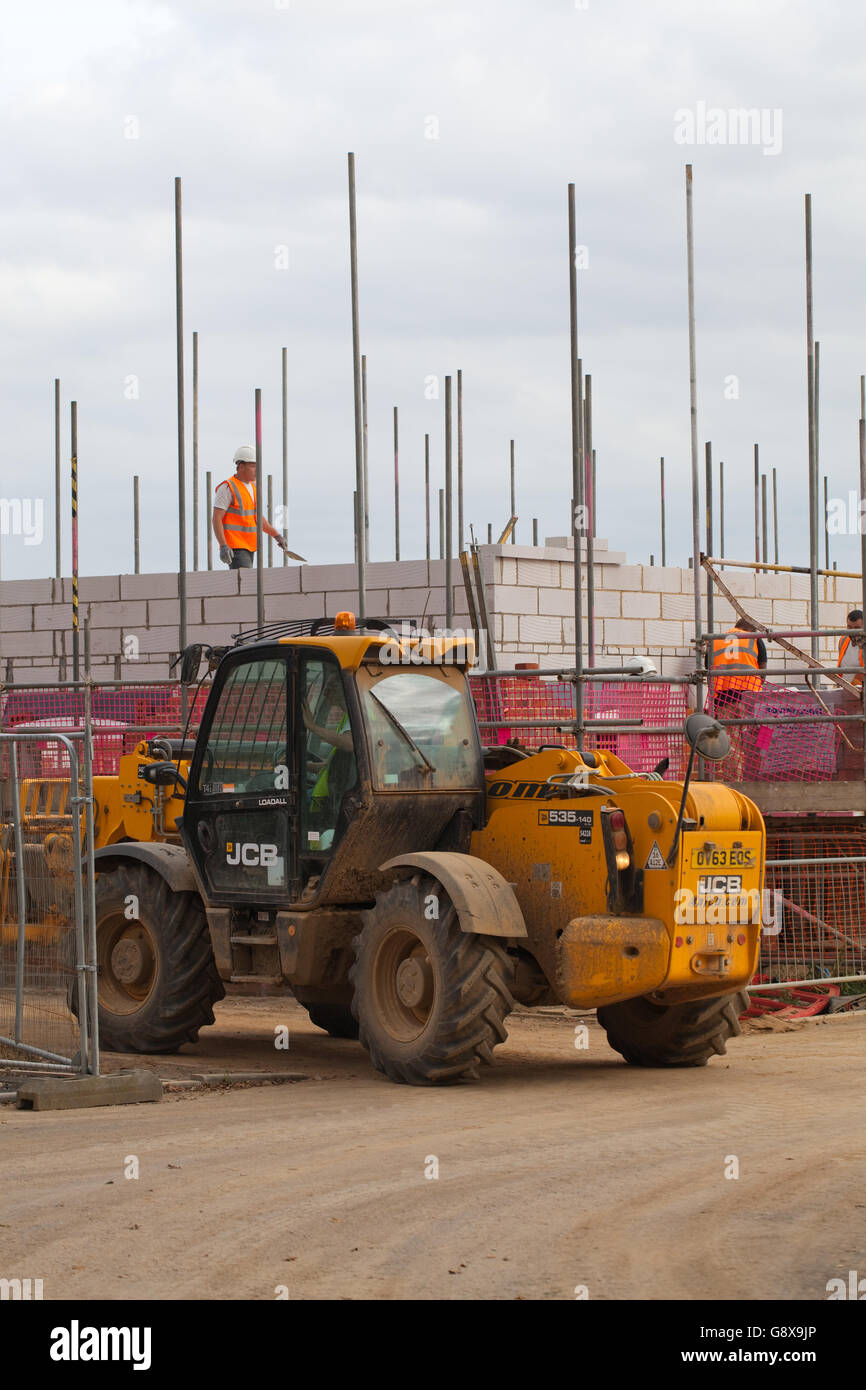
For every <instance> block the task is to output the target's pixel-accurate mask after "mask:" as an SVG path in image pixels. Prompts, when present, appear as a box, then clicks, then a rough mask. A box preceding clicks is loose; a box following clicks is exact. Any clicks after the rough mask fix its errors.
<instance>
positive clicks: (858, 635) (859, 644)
mask: <svg viewBox="0 0 866 1390" xmlns="http://www.w3.org/2000/svg"><path fill="white" fill-rule="evenodd" d="M845 626H846V627H847V628H848V634H847V636H846V637H841V638H840V639H839V667H838V669H839V670H840V671H844V672H846V673H853V674H848V677H847V678H848V680H849V681H850V682H851V684H852V685H856V686H857V687H858V688H859V687H860V686H862V684H863V614H862V612H861V611H860V609H859V608H853V609H852V610H851V612H850V613H849V614H848V618H847V621H846V624H845Z"/></svg>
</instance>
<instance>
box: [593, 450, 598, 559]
mask: <svg viewBox="0 0 866 1390" xmlns="http://www.w3.org/2000/svg"><path fill="white" fill-rule="evenodd" d="M595 463H596V460H595V449H593V450H592V535H593V539H595V536H596V535H597V530H596V505H595V499H596V497H597V496H598V493H597V492H596V488H595Z"/></svg>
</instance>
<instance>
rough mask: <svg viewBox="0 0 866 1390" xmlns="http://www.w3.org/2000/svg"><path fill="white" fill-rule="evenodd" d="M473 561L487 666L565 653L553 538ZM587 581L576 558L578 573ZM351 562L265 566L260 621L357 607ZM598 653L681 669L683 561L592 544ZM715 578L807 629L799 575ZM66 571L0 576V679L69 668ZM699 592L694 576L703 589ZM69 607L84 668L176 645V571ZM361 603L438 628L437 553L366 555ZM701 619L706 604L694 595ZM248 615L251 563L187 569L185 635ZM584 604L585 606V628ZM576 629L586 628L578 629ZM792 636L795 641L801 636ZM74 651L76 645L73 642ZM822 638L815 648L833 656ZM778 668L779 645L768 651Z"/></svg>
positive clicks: (161, 669) (746, 600)
mask: <svg viewBox="0 0 866 1390" xmlns="http://www.w3.org/2000/svg"><path fill="white" fill-rule="evenodd" d="M480 558H481V565H482V568H483V572H484V577H485V581H486V594H487V603H488V609H489V612H490V616H491V622H492V624H493V629H494V641H495V644H496V648H497V653H498V658H499V661H500V664H502V665H505V666H511V665H513V664H514V663H515V662H517V661H527V660H535V661H537V662H538V663H539V664H540V665H542V666H551V665H554V666H555V665H557V664H559V663H560V662H562V664H563V665H567V664H568V663H569V662H571V661H573V659H574V596H573V584H574V552H573V547H572V546H571V545H570V544H569V543H568V541H567V539H566V538H564V537H558V538H554V539H553V540H551V541H548V542H547V543H546V544H545V545H544V546H538V547H532V546H518V545H511V544H507V545H493V546H482V547H481V552H480ZM582 578H583V587H584V590H585V588H586V566H585V565H584V570H583V576H582ZM355 579H356V571H355V566H354V565H352V564H334V565H302V566H289V567H287V568H283V567H274V568H272V569H267V568H266V569H265V572H264V594H265V620H266V621H267V622H278V621H281V620H290V619H293V618H313V617H323V616H325V615H326V614H327V615H329V616H333V614H334V613H336V612H338V611H339V610H340V609H344V608H350V609H352V610H354V609H355V608H356V606H357V597H356V590H355V587H354V585H355ZM593 581H594V586H595V644H596V661H597V663H598V662H600V661H602V660H604V659H606V658H610V659H611V661H612V663H614V664H616V663H618V662H619V660H620V659H621V658H627V657H629V656H632V655H635V654H637V655H650V656H652V657H653V659H654V660H656V662H657V664H658V665H659V669H660V670H661V671H662V672H663V673H664V674H668V675H681V674H684V673H685V672H686V671H687V670H689V669H690V668H691V667H692V665H693V662H694V651H693V648H692V646H691V645H690V642H691V638H692V636H693V622H694V599H693V593H694V590H693V584H692V573H691V570H689V569H679V568H676V567H672V566H668V567H666V568H661V567H659V566H650V565H631V564H628V563H626V556H625V555H624V554H622V553H621V552H614V551H611V550H609V549H608V546H607V542H606V541H604V540H601V539H599V540H597V541H596V543H595V555H594V565H593ZM724 581H725V584H726V585H727V586H728V588H729V589H730V591H731V592H732V593H733V594H735V595H736V596H737V597H738V598H742V601H743V604H744V606H745V608H746V609H747V611H748V612H749V613H750V614H751V615H752V616H754V617H755V618H757V619H759V620H761V621H763V622H767V623H770V624H772V625H773V626H775V627H777V628H788V627H806V626H807V625H808V595H809V578H808V575H789V574H772V573H770V574H760V573H757V574H756V573H755V572H754V571H751V570H737V569H725V570H724ZM71 587H72V586H71V580H69V579H62V580H57V579H38V580H6V581H4V582H3V583H2V584H0V679H2V678H5V676H6V674H7V670H8V669H9V664H10V662H11V667H12V672H13V675H14V679H15V680H16V681H20V680H21V679H22V677H26V675H27V674H31V677H32V679H34V680H40V681H45V680H48V681H50V680H56V679H59V678H60V677H61V673H62V672H64V670H65V675H66V677H67V678H69V677H70V676H71V653H72V641H71V621H72V608H71V598H72V593H71ZM702 588H703V585H702ZM452 592H453V614H454V618H453V623H454V626H455V627H462V626H466V627H468V626H469V616H468V605H467V600H466V594H465V591H464V586H463V578H462V571H461V569H460V565H459V562H458V561H456V560H455V561H454V566H453V572H452ZM819 592H820V599H821V623H822V625H823V626H826V627H831V626H832V627H843V626H844V624H845V616H846V614H847V613H848V611H849V610H850V608H852V607H857V606H859V604H860V598H861V585H860V581H859V580H856V579H842V578H827V579H822V580H821V581H820V585H819ZM79 605H80V606H79V612H80V619H81V621H82V623H83V620H84V617H85V615H86V614H88V613H89V616H90V625H91V659H92V666H93V669H94V673H95V675H96V676H97V678H100V677H101V678H102V679H113V678H119V679H122V680H128V681H131V682H147V681H151V680H161V679H165V678H167V676H168V675H169V664H170V662H171V660H172V659H173V658H174V656H175V655H176V654H177V650H178V621H179V600H178V577H177V575H176V574H142V575H112V576H105V577H84V578H82V579H81V581H80V584H79ZM367 611H368V613H369V614H371V615H372V614H375V615H376V616H381V617H389V618H414V619H416V620H419V619H422V618H423V619H424V621H425V623H426V624H427V625H428V626H444V624H445V563H444V561H442V560H438V559H437V560H431V561H430V562H429V564H428V562H427V561H426V560H402V561H399V562H395V561H384V562H375V563H372V564H370V565H368V566H367ZM701 611H702V621H704V622H705V621H706V603H705V600H704V599H702V603H701ZM714 617H715V623H716V626H719V625H721V624H728V623H731V622H732V621H733V618H734V613H733V610H732V609H731V607H730V605H729V604H728V603H727V601H725V600H723V599H721V598H719V597H716V599H715V603H714ZM255 620H256V575H255V571H254V570H240V571H228V570H224V569H220V570H212V571H199V572H197V573H194V574H189V575H188V576H187V640H188V641H190V642H209V643H212V644H214V645H224V644H227V643H230V642H231V641H232V638H233V636H234V634H235V633H236V632H237V631H238V630H240V629H242V628H248V627H252V626H254V624H255ZM585 623H586V612H585V609H584V624H585ZM584 635H585V637H586V628H584ZM803 645H805V643H804V644H803ZM82 651H83V641H82ZM834 651H835V642H834V641H829V640H828V641H827V642H826V643H825V644H824V648H823V650H822V653H821V655H822V658H823V659H825V660H827V661H832V660H833V652H834ZM770 661H771V664H774V665H775V664H780V663H781V661H782V653H781V651H780V649H778V648H776V649H775V650H772V649H771V653H770Z"/></svg>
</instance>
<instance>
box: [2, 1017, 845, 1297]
mask: <svg viewBox="0 0 866 1390" xmlns="http://www.w3.org/2000/svg"><path fill="white" fill-rule="evenodd" d="M584 1021H585V1022H586V1023H587V1027H588V1043H589V1045H588V1047H587V1048H585V1049H583V1048H580V1049H578V1048H576V1047H575V1039H576V1036H577V1040H578V1041H579V1040H580V1036H581V1035H580V1034H577V1035H576V1034H575V1028H576V1027H578V1026H579V1025H581V1023H583V1022H584ZM284 1024H285V1025H288V1028H289V1042H290V1045H289V1048H288V1050H282V1049H277V1048H275V1046H274V1039H275V1036H276V1034H275V1030H276V1029H278V1028H279V1027H280V1025H284ZM747 1029H748V1031H747V1032H746V1033H745V1035H744V1036H743V1037H741V1038H738V1039H735V1040H734V1041H733V1042H731V1043H730V1044H729V1046H728V1055H727V1056H726V1057H719V1058H714V1059H713V1060H712V1061H711V1062H710V1063H709V1065H708V1066H707V1067H706V1068H701V1069H696V1070H691V1069H687V1070H667V1071H652V1070H640V1069H637V1068H633V1067H630V1066H627V1065H625V1063H623V1061H622V1060H621V1058H620V1057H619V1056H618V1055H617V1054H616V1053H614V1052H613V1051H612V1050H611V1049H610V1048H609V1047H608V1045H607V1042H606V1039H605V1034H604V1032H603V1030H602V1029H601V1028H600V1027H599V1026H598V1024H597V1023H596V1022H595V1019H594V1017H589V1018H588V1019H586V1020H584V1019H583V1017H582V1016H580V1015H576V1014H573V1013H570V1012H569V1011H566V1010H562V1009H558V1010H549V1011H546V1012H528V1011H521V1012H518V1013H516V1014H515V1015H513V1016H512V1018H511V1020H510V1036H509V1040H508V1042H507V1043H506V1044H505V1045H504V1046H503V1047H501V1048H499V1049H498V1050H497V1052H496V1054H495V1062H494V1065H493V1066H492V1067H491V1068H487V1069H485V1070H484V1072H483V1075H482V1080H481V1081H480V1082H478V1083H461V1084H460V1085H458V1086H455V1087H446V1088H433V1089H419V1088H411V1087H404V1086H395V1085H393V1084H391V1083H390V1082H388V1081H386V1080H385V1079H384V1078H383V1077H381V1076H379V1075H377V1074H376V1073H374V1072H373V1070H372V1069H371V1067H370V1064H369V1062H368V1060H367V1057H366V1054H365V1053H364V1051H363V1050H362V1048H361V1047H360V1045H359V1044H358V1043H355V1042H348V1041H341V1040H337V1039H332V1038H329V1037H327V1036H326V1035H325V1034H324V1033H322V1032H321V1031H320V1030H319V1029H317V1028H315V1027H314V1026H313V1024H312V1023H311V1022H310V1020H309V1018H308V1017H307V1014H306V1012H305V1010H303V1009H302V1008H301V1007H300V1006H299V1005H298V1004H297V1003H295V1002H294V1001H293V1000H291V999H287V998H284V997H276V996H274V997H266V998H243V997H240V998H237V997H236V998H231V999H227V1000H225V1001H224V1002H223V1003H221V1004H220V1005H218V1006H217V1025H216V1027H215V1028H211V1029H208V1030H205V1032H203V1033H202V1036H201V1040H200V1042H199V1043H198V1044H197V1045H196V1046H188V1047H186V1048H184V1050H183V1051H182V1052H181V1053H178V1054H176V1055H174V1056H167V1057H162V1058H140V1057H139V1058H130V1057H120V1056H117V1055H112V1054H104V1064H105V1068H106V1069H108V1070H115V1069H120V1068H123V1067H126V1066H130V1065H134V1066H138V1067H141V1066H143V1067H146V1068H149V1069H152V1070H155V1071H156V1072H157V1073H158V1074H159V1075H160V1076H161V1077H162V1078H163V1079H165V1080H167V1081H174V1082H177V1081H179V1080H182V1079H185V1078H191V1077H194V1076H197V1075H199V1074H203V1073H222V1072H231V1073H246V1072H267V1073H272V1072H275V1071H278V1072H283V1073H291V1074H293V1075H302V1076H303V1077H305V1078H306V1079H304V1080H302V1081H296V1082H289V1083H274V1082H269V1083H265V1084H245V1083H236V1084H229V1085H225V1086H221V1087H217V1088H215V1089H214V1088H210V1089H202V1088H181V1089H169V1090H168V1091H167V1092H166V1095H165V1098H164V1099H163V1101H162V1102H160V1103H158V1104H150V1105H135V1106H127V1107H111V1108H105V1109H90V1110H68V1111H60V1112H44V1113H34V1112H27V1111H18V1110H16V1109H15V1108H14V1107H13V1106H11V1105H8V1104H5V1105H0V1249H2V1251H3V1257H4V1258H3V1266H4V1272H5V1273H7V1274H10V1273H12V1272H15V1273H19V1274H20V1275H21V1277H31V1278H40V1279H42V1280H43V1281H44V1296H45V1298H47V1299H49V1298H71V1299H126V1298H145V1299H178V1298H180V1299H274V1298H276V1297H279V1296H286V1295H287V1296H288V1297H289V1298H291V1299H319V1298H339V1299H442V1298H446V1299H448V1298H453V1299H574V1298H575V1297H576V1296H579V1295H580V1293H581V1290H582V1289H585V1290H586V1295H587V1296H588V1297H589V1298H590V1299H661V1298H675V1299H713V1300H719V1299H722V1300H743V1299H756V1300H763V1299H771V1298H782V1299H791V1300H813V1299H817V1300H823V1299H826V1297H827V1292H826V1285H827V1281H828V1280H829V1279H831V1278H834V1277H837V1276H841V1277H842V1278H843V1279H847V1278H848V1271H849V1270H851V1269H860V1270H863V1269H864V1268H866V1249H864V1245H866V1241H864V1229H866V1188H864V1184H863V1163H864V1158H866V1121H864V1108H863V1102H862V1095H863V1049H864V1043H866V1014H864V1013H861V1014H853V1015H839V1016H836V1017H832V1018H829V1019H826V1020H824V1019H818V1020H809V1021H805V1022H789V1023H785V1022H782V1021H773V1022H770V1023H763V1022H760V1021H759V1023H758V1024H757V1025H754V1026H749V1025H747ZM134 1160H137V1166H138V1177H126V1176H125V1172H129V1171H132V1170H134V1167H135V1163H134ZM734 1161H736V1164H737V1165H738V1168H739V1176H738V1177H726V1172H728V1173H731V1172H732V1171H734ZM437 1165H438V1177H435V1176H428V1175H429V1174H433V1173H434V1172H435V1171H436V1168H437ZM576 1291H577V1293H576Z"/></svg>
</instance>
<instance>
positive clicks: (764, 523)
mask: <svg viewBox="0 0 866 1390" xmlns="http://www.w3.org/2000/svg"><path fill="white" fill-rule="evenodd" d="M769 558H770V557H769V555H768V553H767V475H766V473H762V474H761V559H762V560H763V561H764V564H766V563H767V561H768V560H769Z"/></svg>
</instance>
